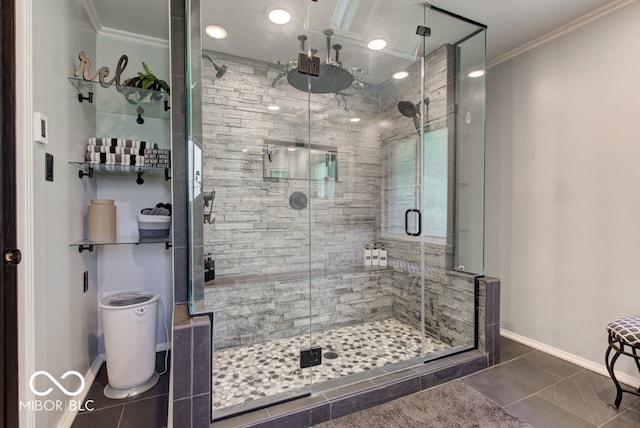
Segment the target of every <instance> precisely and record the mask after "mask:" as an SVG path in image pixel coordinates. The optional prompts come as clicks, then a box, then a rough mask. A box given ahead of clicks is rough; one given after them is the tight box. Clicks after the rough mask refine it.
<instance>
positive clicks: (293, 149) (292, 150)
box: [287, 147, 296, 152]
mask: <svg viewBox="0 0 640 428" xmlns="http://www.w3.org/2000/svg"><path fill="white" fill-rule="evenodd" d="M287 150H289V151H290V152H295V151H296V148H295V147H289V148H288V149H287Z"/></svg>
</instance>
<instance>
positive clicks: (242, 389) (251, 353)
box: [212, 318, 449, 409]
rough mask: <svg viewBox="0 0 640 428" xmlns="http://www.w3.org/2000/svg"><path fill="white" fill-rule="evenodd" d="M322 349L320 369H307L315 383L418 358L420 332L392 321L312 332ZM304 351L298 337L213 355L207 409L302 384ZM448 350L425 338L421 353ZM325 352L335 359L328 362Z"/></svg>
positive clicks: (305, 372)
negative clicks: (331, 354)
mask: <svg viewBox="0 0 640 428" xmlns="http://www.w3.org/2000/svg"><path fill="white" fill-rule="evenodd" d="M312 338H313V344H314V345H319V346H321V347H322V354H323V357H322V364H321V365H320V366H315V367H312V369H313V382H314V384H318V383H321V382H324V381H327V380H330V379H336V378H339V377H342V376H347V375H351V374H355V373H359V372H363V371H365V370H369V369H372V368H375V367H382V366H385V365H387V364H392V363H397V362H400V361H404V360H407V359H410V358H414V357H417V356H419V355H420V332H419V331H418V330H416V329H414V328H413V327H410V326H408V325H407V324H404V323H402V322H400V321H398V320H396V319H393V318H390V319H387V320H384V321H376V322H371V323H366V324H360V325H353V326H348V327H343V328H338V329H333V330H327V331H324V332H320V333H313V336H312ZM308 346H309V336H308V335H301V336H296V337H290V338H285V339H277V340H273V341H270V342H265V343H260V344H256V345H250V346H238V347H234V348H226V349H221V350H215V351H214V358H213V381H212V383H213V406H214V409H222V408H226V407H229V406H233V405H236V404H241V403H244V402H247V401H251V400H255V399H258V398H262V397H267V396H270V395H273V394H277V393H281V392H286V391H292V390H296V389H298V388H303V387H304V386H306V385H308V383H309V377H310V369H309V368H305V369H300V363H299V357H300V349H301V348H306V347H308ZM448 348H449V346H448V345H446V344H444V343H442V342H439V341H438V340H436V339H433V338H430V337H427V339H426V349H425V351H426V352H427V353H431V352H437V351H442V350H445V349H448ZM329 352H335V353H337V355H338V356H337V358H334V359H329V358H327V356H330V355H329V354H328V353H329Z"/></svg>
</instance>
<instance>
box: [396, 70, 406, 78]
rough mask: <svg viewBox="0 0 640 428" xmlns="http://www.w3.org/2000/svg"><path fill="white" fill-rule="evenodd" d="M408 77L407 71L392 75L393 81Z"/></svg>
mask: <svg viewBox="0 0 640 428" xmlns="http://www.w3.org/2000/svg"><path fill="white" fill-rule="evenodd" d="M408 75H409V72H408V71H398V72H397V73H393V78H394V79H404V78H405V77H407V76H408Z"/></svg>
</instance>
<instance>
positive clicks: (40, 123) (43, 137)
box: [33, 112, 49, 144]
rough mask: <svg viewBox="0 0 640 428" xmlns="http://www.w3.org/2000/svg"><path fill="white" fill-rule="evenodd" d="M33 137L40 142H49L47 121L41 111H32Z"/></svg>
mask: <svg viewBox="0 0 640 428" xmlns="http://www.w3.org/2000/svg"><path fill="white" fill-rule="evenodd" d="M33 139H34V140H35V141H36V142H38V143H42V144H49V121H48V119H47V116H45V115H44V114H42V113H39V112H35V113H33Z"/></svg>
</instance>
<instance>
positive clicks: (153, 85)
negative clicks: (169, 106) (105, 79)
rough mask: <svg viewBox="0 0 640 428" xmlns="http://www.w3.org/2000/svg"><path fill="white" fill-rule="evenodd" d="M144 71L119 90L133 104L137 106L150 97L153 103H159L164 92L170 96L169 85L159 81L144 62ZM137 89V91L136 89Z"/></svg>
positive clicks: (126, 81)
mask: <svg viewBox="0 0 640 428" xmlns="http://www.w3.org/2000/svg"><path fill="white" fill-rule="evenodd" d="M142 69H143V70H144V72H142V71H139V72H138V75H137V76H136V77H131V78H129V79H126V80H125V81H124V84H123V86H119V87H118V90H119V91H120V92H121V93H122V94H123V95H124V97H125V98H126V99H127V101H128V102H129V103H131V104H137V103H139V102H141V101H144V99H145V98H147V97H149V99H150V100H152V101H159V100H161V99H162V98H163V96H162V92H163V91H164V92H166V93H167V95H168V94H170V93H171V92H170V89H169V84H168V83H167V82H165V81H164V80H162V79H158V77H156V75H155V74H153V72H152V71H151V69H150V68H149V66H148V65H147V64H146V63H145V62H144V61H143V62H142ZM134 88H135V89H134Z"/></svg>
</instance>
